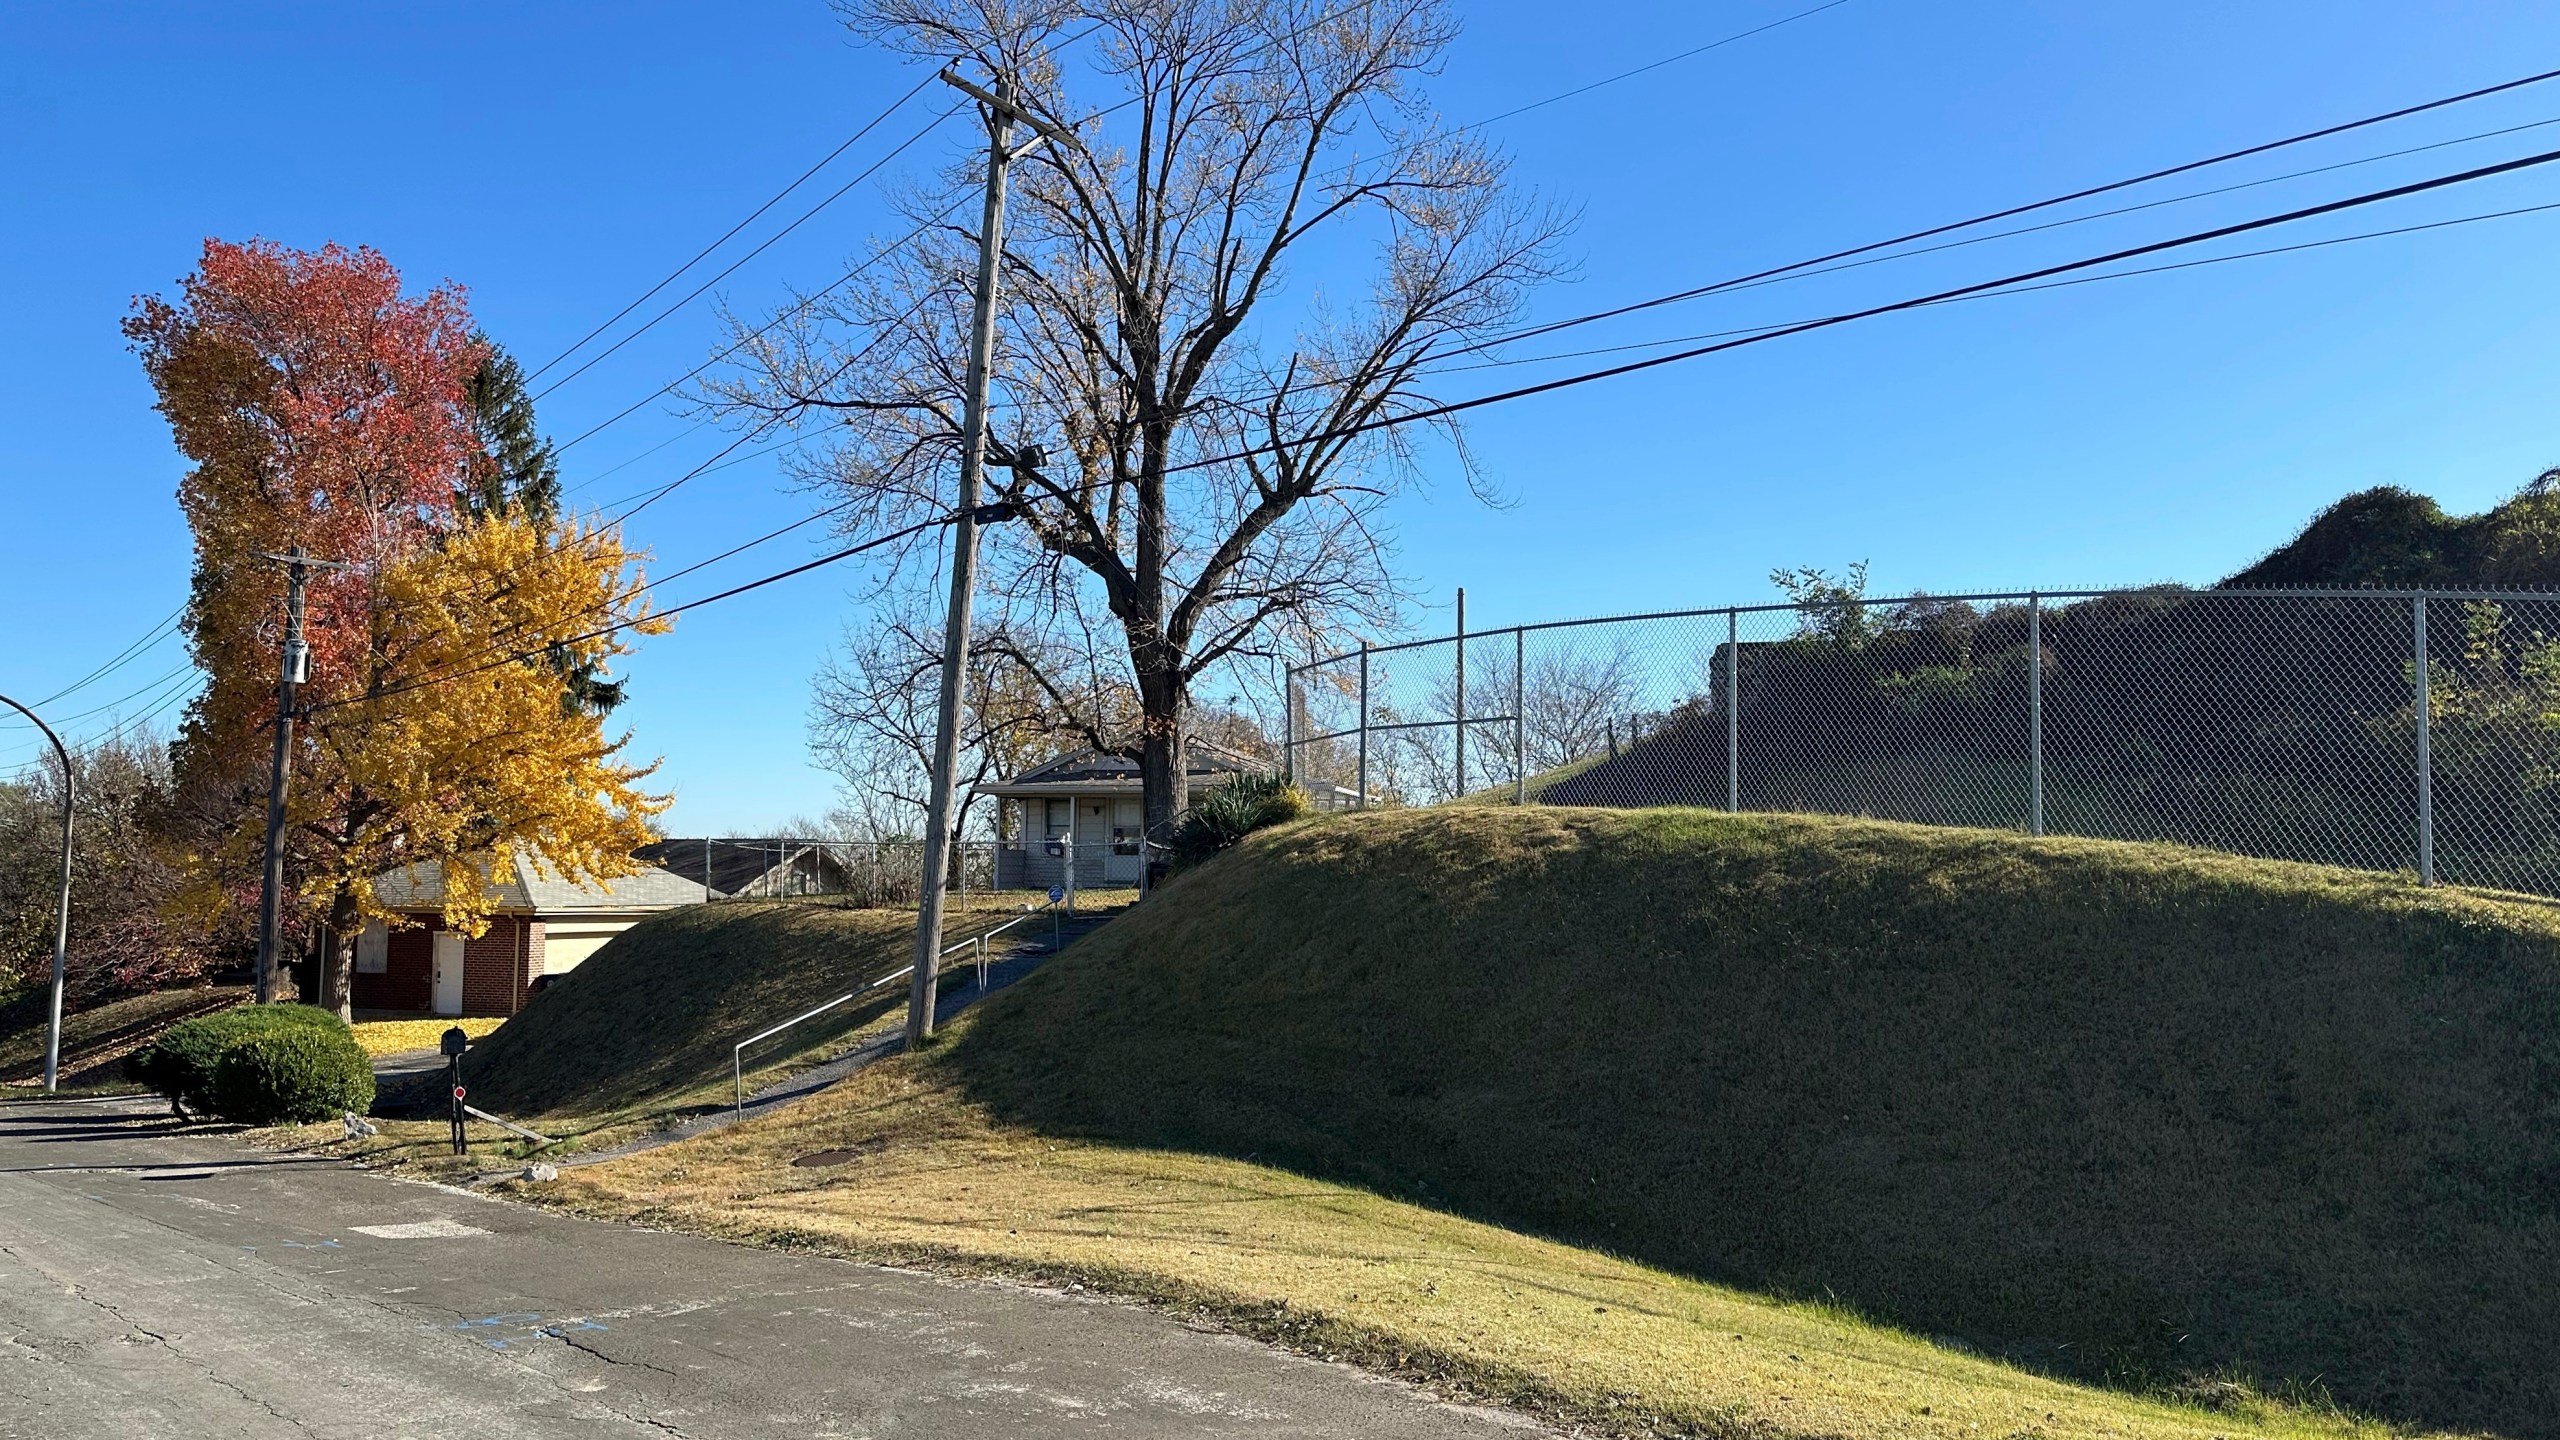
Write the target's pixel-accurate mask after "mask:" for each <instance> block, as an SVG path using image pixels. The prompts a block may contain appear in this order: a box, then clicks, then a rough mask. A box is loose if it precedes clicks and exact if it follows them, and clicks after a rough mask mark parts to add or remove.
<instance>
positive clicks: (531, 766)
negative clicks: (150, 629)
mask: <svg viewBox="0 0 2560 1440" xmlns="http://www.w3.org/2000/svg"><path fill="white" fill-rule="evenodd" d="M125 332H126V334H127V336H128V337H129V338H130V339H131V340H132V341H133V343H134V347H135V349H136V350H137V351H139V352H140V354H141V356H142V361H143V367H144V370H145V372H146V373H147V374H148V375H149V376H150V378H151V382H152V387H153V389H154V391H155V392H156V394H157V395H158V399H159V409H160V411H161V413H162V414H163V415H165V416H167V417H168V420H169V424H170V429H171V433H172V435H173V438H175V440H176V441H177V443H178V447H179V449H180V450H181V451H182V452H184V453H185V454H186V456H187V457H188V459H189V460H190V461H191V462H192V468H191V469H190V470H189V471H188V473H187V475H186V477H185V479H184V480H183V481H182V482H181V483H180V485H179V500H180V504H181V505H182V506H183V508H184V509H185V512H186V516H187V521H188V525H189V527H190V528H191V529H192V530H193V532H194V535H195V549H196V563H195V574H194V581H193V593H192V596H191V598H190V600H189V603H188V607H187V612H186V618H185V622H184V623H185V630H186V634H187V640H188V645H189V648H190V651H191V652H192V654H193V656H194V658H195V661H196V663H197V665H198V666H199V667H201V668H202V669H203V670H204V672H205V675H206V685H205V689H204V691H203V693H202V694H200V695H199V696H198V697H197V698H196V699H195V701H194V702H193V703H192V704H191V705H190V706H189V708H188V713H187V718H186V722H185V726H184V728H183V730H182V732H181V735H180V739H179V743H178V744H177V746H176V747H174V753H175V757H176V761H177V772H178V776H177V790H178V804H177V806H176V808H177V809H178V810H179V811H180V812H181V814H182V816H183V825H184V828H185V830H186V832H187V834H188V837H189V840H190V842H191V850H192V853H191V855H190V862H191V863H190V866H189V872H190V880H189V884H188V886H187V894H188V897H189V900H190V902H191V903H192V904H193V905H194V906H196V907H198V908H200V909H201V910H202V911H203V912H204V913H203V915H201V916H200V917H198V918H200V919H201V920H204V921H208V922H211V924H210V926H209V928H211V929H213V930H214V931H215V933H232V934H237V933H240V932H242V931H243V930H245V928H246V927H245V926H244V925H243V924H242V923H241V917H243V916H244V915H247V914H250V913H253V911H254V907H255V905H256V903H257V897H258V879H257V877H258V872H259V869H260V862H261V859H262V852H263V841H264V829H265V803H266V794H267V784H268V775H269V764H270V761H269V756H270V754H271V749H270V747H271V746H272V744H273V736H274V731H273V730H272V729H270V728H269V726H270V725H271V724H272V717H273V715H274V697H275V693H276V668H275V667H276V663H277V649H278V644H277V642H278V640H279V639H280V638H281V637H280V634H279V632H280V630H281V628H282V621H283V614H282V612H283V609H284V589H285V587H284V582H283V577H282V575H281V573H280V572H279V570H278V568H277V567H276V566H275V565H274V564H273V563H271V561H272V559H273V557H275V556H277V555H278V554H280V553H283V552H286V551H290V550H293V549H296V548H300V549H303V550H306V551H307V552H308V553H309V554H311V555H312V556H313V557H314V558H315V559H317V560H319V561H322V562H325V566H326V568H324V569H321V570H320V571H319V572H318V573H317V574H316V575H314V576H313V578H312V581H311V585H310V590H309V599H308V624H307V636H308V640H309V645H310V653H309V659H310V663H309V672H310V673H309V675H308V677H307V679H306V681H305V682H304V683H303V684H302V686H301V687H300V689H299V691H298V693H297V700H298V702H299V707H298V715H297V719H298V722H299V723H298V724H297V727H296V729H295V731H294V734H293V736H292V741H293V746H292V749H291V750H290V752H289V753H288V754H287V756H286V760H287V764H288V766H289V773H290V785H289V787H288V790H289V796H290V799H289V806H288V810H287V820H288V822H289V823H288V824H287V826H286V829H285V836H284V840H285V843H284V845H283V846H282V850H283V854H282V856H281V859H282V863H283V866H284V871H285V875H286V877H287V885H286V892H285V893H286V895H287V897H289V898H290V900H291V901H292V902H293V903H292V904H291V905H289V906H288V907H287V908H286V909H285V913H284V915H283V917H282V918H283V920H284V922H285V923H284V926H283V929H284V931H285V933H286V934H287V935H290V936H294V937H298V938H302V939H305V940H306V941H308V942H309V943H311V944H312V945H313V946H314V948H316V949H317V950H319V952H320V958H321V962H322V963H321V964H320V967H319V968H320V972H321V978H320V987H319V988H320V994H319V995H318V996H317V997H311V998H316V999H318V1000H319V1001H320V1002H321V1003H323V1004H326V1005H330V1006H334V1007H336V1008H337V1009H339V1010H340V1011H341V1013H343V1012H344V1011H345V1010H346V1008H347V999H348V995H347V992H348V982H349V978H350V975H351V973H352V970H353V964H354V947H355V937H356V935H357V933H358V932H359V931H360V930H361V929H362V927H363V924H364V922H365V921H366V920H368V919H375V918H381V919H386V920H393V919H396V917H390V916H386V915H384V914H383V913H382V908H381V907H380V906H379V905H378V904H377V903H376V897H375V895H374V880H375V878H376V877H377V876H378V875H380V874H382V873H383V872H384V871H386V870H390V869H393V868H397V867H401V866H407V865H420V864H424V865H430V866H441V867H443V868H444V870H445V876H446V880H447V884H446V886H445V890H444V897H445V898H444V905H445V919H446V921H447V922H448V923H449V924H451V925H453V926H455V927H457V928H459V929H463V930H465V931H477V930H480V929H482V928H484V926H485V923H486V920H487V915H488V909H489V900H490V897H489V894H488V886H487V876H488V874H489V873H490V869H491V867H492V865H493V864H505V863H508V862H511V861H512V860H514V859H515V858H517V857H519V856H521V857H523V858H524V859H526V860H528V861H530V862H531V863H533V864H534V865H536V866H538V867H541V868H543V869H545V870H548V871H550V872H551V873H554V874H557V875H561V876H564V877H566V878H569V879H572V880H589V879H601V878H609V877H612V876H615V875H623V874H629V873H632V872H634V871H635V870H637V869H638V868H639V866H638V864H637V862H635V861H634V860H633V859H632V856H631V851H632V849H633V847H635V846H637V845H639V844H641V843H643V842H645V841H646V840H648V839H649V838H651V837H650V836H649V834H648V833H647V822H648V820H649V818H650V817H651V816H652V815H655V814H656V813H658V812H659V811H660V810H662V809H664V808H665V803H666V802H665V800H664V799H663V798H661V797H658V796H655V795H651V794H648V793H647V792H645V791H644V790H642V789H641V788H640V787H641V785H642V783H643V782H644V781H645V779H646V778H647V776H648V775H649V773H650V772H651V771H652V770H653V769H654V768H655V767H654V766H652V765H644V764H634V763H629V762H626V761H625V760H624V759H623V758H622V757H623V751H624V748H625V745H626V742H627V738H628V737H627V736H620V735H616V736H608V735H607V734H606V733H605V731H604V720H603V716H602V712H603V711H604V710H606V709H609V708H610V707H611V704H612V703H613V701H614V700H615V699H617V698H618V696H619V687H618V686H617V685H615V684H614V683H613V682H611V681H610V680H608V679H607V678H606V675H607V672H608V668H609V666H610V662H611V661H612V660H613V659H614V658H615V657H617V656H620V655H622V654H624V653H626V650H627V640H628V637H629V636H631V635H633V634H645V633H649V632H651V631H654V630H658V629H661V628H663V626H662V624H661V622H658V621H654V620H652V619H650V618H649V608H648V602H647V599H646V589H645V586H644V584H643V582H642V578H641V575H640V570H639V565H638V562H637V559H636V558H635V557H634V556H632V555H630V554H629V553H627V552H626V551H625V550H624V549H623V547H622V541H621V537H620V535H619V534H618V533H616V532H614V531H612V530H608V529H596V528H581V527H579V526H576V525H574V524H571V525H564V524H561V523H559V522H557V521H555V520H554V519H553V518H552V517H553V514H554V511H555V510H556V508H557V507H556V500H557V493H558V492H557V485H556V476H554V475H553V473H552V470H551V452H550V450H549V447H548V446H547V445H545V444H543V443H542V442H541V441H540V440H539V438H538V436H537V435H536V434H535V433H534V431H533V422H532V415H531V412H530V404H529V402H526V401H524V400H523V399H522V397H521V394H520V391H521V385H520V382H519V381H518V380H517V379H516V378H515V377H514V375H513V372H512V369H511V367H507V366H505V365H504V364H503V363H502V357H499V356H497V354H496V352H495V351H494V348H493V347H492V346H491V345H490V344H489V343H488V342H487V341H486V340H485V339H484V338H482V337H480V336H479V335H477V334H476V333H475V332H474V331H473V329H472V326H471V317H470V313H469V310H468V307H467V306H466V305H465V304H464V300H463V296H462V294H461V292H460V291H459V290H458V289H457V288H455V287H453V286H451V285H445V286H440V287H438V288H436V289H434V290H431V291H429V292H428V293H426V294H425V295H420V296H412V295H409V294H406V293H404V292H403V289H402V286H401V280H400V276H399V273H398V271H396V270H395V269H394V268H393V267H392V266H391V264H390V262H389V261H388V260H386V259H385V258H384V257H382V256H381V255H380V254H378V253H376V252H374V251H371V250H361V249H360V250H348V249H344V248H341V247H338V246H334V245H332V246H324V247H322V248H321V249H319V250H316V251H301V250H294V249H290V248H288V247H285V246H282V245H278V244H275V243H273V242H270V241H250V242H247V243H245V244H230V243H225V242H222V241H207V242H206V243H205V247H204V253H203V257H202V260H201V262H200V264H199V267H198V269H197V271H196V273H195V274H193V275H190V276H188V277H187V278H186V279H185V280H184V281H182V282H181V284H180V288H179V291H178V293H177V294H176V295H175V296H173V297H170V298H165V299H164V298H157V297H152V298H146V299H143V300H141V301H139V302H137V303H136V305H135V307H134V312H133V314H132V315H131V316H130V317H128V319H127V321H126V325H125ZM501 371H503V372H506V373H505V374H504V375H503V376H500V374H499V372H501ZM492 378H500V379H503V381H504V383H501V384H498V385H495V386H492V385H491V384H490V383H488V382H489V381H490V380H491V379H492ZM510 395H512V396H513V397H514V398H512V399H511V398H509V397H510Z"/></svg>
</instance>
